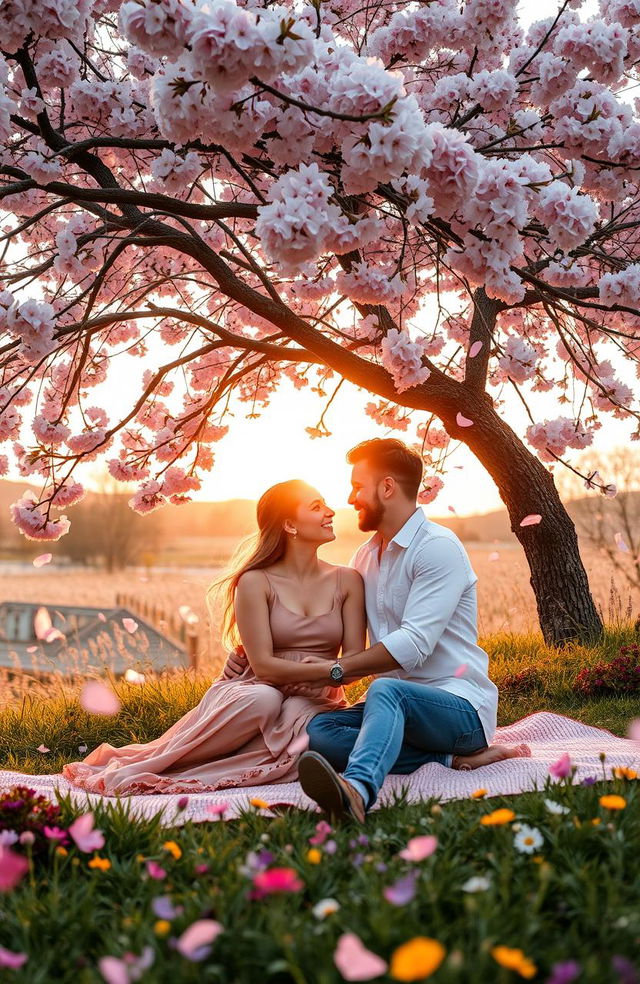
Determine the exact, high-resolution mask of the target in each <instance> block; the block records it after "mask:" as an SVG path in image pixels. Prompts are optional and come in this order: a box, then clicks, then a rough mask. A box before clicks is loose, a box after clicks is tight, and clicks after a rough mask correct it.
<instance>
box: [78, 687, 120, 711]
mask: <svg viewBox="0 0 640 984" xmlns="http://www.w3.org/2000/svg"><path fill="white" fill-rule="evenodd" d="M80 706H81V707H83V708H84V710H85V711H88V713H89V714H107V715H110V714H117V713H118V711H119V710H120V707H121V704H120V700H119V698H118V696H117V694H114V692H113V690H110V689H109V687H105V685H104V683H100V681H99V680H88V681H87V682H86V683H85V685H84V686H83V688H82V690H81V691H80Z"/></svg>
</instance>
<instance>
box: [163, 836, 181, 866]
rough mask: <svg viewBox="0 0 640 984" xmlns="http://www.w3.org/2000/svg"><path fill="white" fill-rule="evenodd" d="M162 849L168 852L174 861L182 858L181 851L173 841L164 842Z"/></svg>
mask: <svg viewBox="0 0 640 984" xmlns="http://www.w3.org/2000/svg"><path fill="white" fill-rule="evenodd" d="M162 847H163V848H164V850H165V851H168V852H169V854H172V855H173V857H174V858H175V859H176V861H177V860H178V859H179V858H181V857H182V851H181V850H180V848H179V847H178V845H177V844H176V842H175V841H165V843H164V844H163V845H162Z"/></svg>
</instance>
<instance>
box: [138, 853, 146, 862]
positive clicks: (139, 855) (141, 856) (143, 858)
mask: <svg viewBox="0 0 640 984" xmlns="http://www.w3.org/2000/svg"><path fill="white" fill-rule="evenodd" d="M144 860H145V856H144V854H136V861H140V862H142V861H144Z"/></svg>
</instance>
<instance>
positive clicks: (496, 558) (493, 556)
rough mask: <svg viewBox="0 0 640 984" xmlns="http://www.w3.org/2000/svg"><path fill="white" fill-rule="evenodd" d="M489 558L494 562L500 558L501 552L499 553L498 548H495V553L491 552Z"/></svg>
mask: <svg viewBox="0 0 640 984" xmlns="http://www.w3.org/2000/svg"><path fill="white" fill-rule="evenodd" d="M489 560H490V561H491V562H492V563H494V562H495V561H496V560H500V554H499V553H498V551H497V550H494V551H493V553H490V554H489Z"/></svg>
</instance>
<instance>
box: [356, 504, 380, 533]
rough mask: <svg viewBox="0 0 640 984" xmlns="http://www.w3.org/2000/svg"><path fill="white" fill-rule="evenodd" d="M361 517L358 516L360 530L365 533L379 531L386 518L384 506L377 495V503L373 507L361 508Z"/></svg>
mask: <svg viewBox="0 0 640 984" xmlns="http://www.w3.org/2000/svg"><path fill="white" fill-rule="evenodd" d="M360 509H361V510H362V513H361V515H359V516H358V529H360V530H362V532H363V533H370V532H371V531H372V530H377V529H378V527H379V526H380V523H381V522H382V518H383V516H384V506H383V504H382V502H381V500H380V499H379V498H378V496H377V495H376V501H375V503H374V505H372V506H361V507H360Z"/></svg>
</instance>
